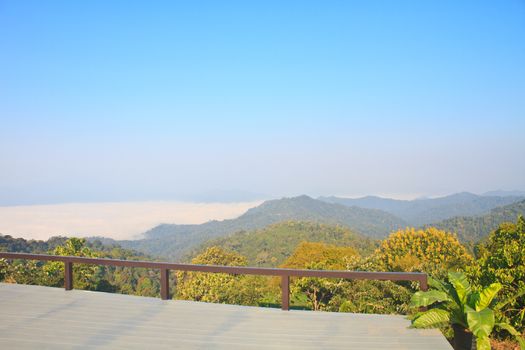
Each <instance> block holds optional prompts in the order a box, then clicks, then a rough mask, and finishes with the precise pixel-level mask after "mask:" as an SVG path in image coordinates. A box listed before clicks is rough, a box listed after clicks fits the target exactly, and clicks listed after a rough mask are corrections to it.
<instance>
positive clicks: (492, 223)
mask: <svg viewBox="0 0 525 350" xmlns="http://www.w3.org/2000/svg"><path fill="white" fill-rule="evenodd" d="M518 215H523V216H525V200H523V201H520V202H516V203H512V204H509V205H506V206H504V207H499V208H495V209H492V210H491V211H490V212H489V213H487V214H484V215H479V216H457V217H454V218H450V219H446V220H443V221H441V222H436V223H432V224H429V225H426V226H433V227H436V228H439V229H442V230H446V231H449V232H453V233H456V234H457V236H458V238H459V240H460V241H462V242H476V241H479V240H482V239H484V238H486V237H487V236H488V235H489V234H490V232H492V231H493V230H495V229H497V228H498V226H499V225H500V224H501V223H504V222H516V219H517V217H518Z"/></svg>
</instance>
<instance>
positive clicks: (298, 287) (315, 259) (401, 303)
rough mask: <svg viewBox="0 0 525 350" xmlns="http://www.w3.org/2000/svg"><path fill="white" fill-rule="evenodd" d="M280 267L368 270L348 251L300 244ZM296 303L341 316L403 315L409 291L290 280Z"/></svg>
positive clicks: (376, 284) (388, 285)
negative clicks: (359, 313)
mask: <svg viewBox="0 0 525 350" xmlns="http://www.w3.org/2000/svg"><path fill="white" fill-rule="evenodd" d="M282 267H288V268H306V269H316V270H357V269H359V268H365V269H369V270H372V269H373V266H372V265H371V263H370V262H369V261H367V260H366V259H361V258H360V257H359V255H358V254H357V252H356V250H355V249H353V248H352V247H339V246H334V245H329V244H324V243H313V242H303V243H301V244H300V245H299V246H298V247H297V249H296V250H295V252H294V253H293V254H292V256H290V257H289V258H288V259H287V260H286V262H285V263H284V264H283V265H282ZM292 292H293V294H294V295H295V296H296V298H295V299H296V300H299V301H300V300H301V295H302V296H304V301H305V302H306V303H307V304H308V305H309V306H310V307H311V308H312V309H313V310H326V311H341V312H373V313H381V314H384V313H386V314H388V313H395V312H396V313H403V312H406V311H407V309H408V308H407V305H408V301H409V299H410V295H411V291H410V290H409V289H407V288H406V287H404V286H401V285H398V284H396V283H393V282H389V281H350V280H344V279H329V278H296V279H293V280H292Z"/></svg>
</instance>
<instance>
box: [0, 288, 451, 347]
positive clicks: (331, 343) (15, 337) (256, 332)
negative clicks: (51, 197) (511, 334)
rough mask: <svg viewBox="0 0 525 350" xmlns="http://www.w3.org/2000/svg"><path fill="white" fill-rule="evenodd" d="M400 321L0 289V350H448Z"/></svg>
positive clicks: (435, 335) (431, 334)
mask: <svg viewBox="0 0 525 350" xmlns="http://www.w3.org/2000/svg"><path fill="white" fill-rule="evenodd" d="M408 326H409V321H407V320H406V319H405V318H404V317H403V316H390V315H388V316H385V315H366V314H349V313H329V312H312V311H281V310H279V309H267V308H258V307H248V306H237V305H222V304H206V303H197V302H189V301H175V300H169V301H163V300H160V299H156V298H146V297H136V296H127V295H119V294H109V293H101V292H88V291H80V290H73V291H65V290H63V289H59V288H49V287H40V286H26V285H16V284H5V283H0V349H39V350H40V349H95V348H97V349H368V350H372V349H389V350H400V349H425V350H450V349H452V348H451V346H450V345H449V344H448V342H447V341H446V339H445V338H444V337H443V335H441V333H440V332H439V331H438V330H416V329H409V328H408Z"/></svg>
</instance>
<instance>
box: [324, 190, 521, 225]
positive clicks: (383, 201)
mask: <svg viewBox="0 0 525 350" xmlns="http://www.w3.org/2000/svg"><path fill="white" fill-rule="evenodd" d="M319 199H320V200H323V201H325V202H328V203H338V204H342V205H346V206H358V207H362V208H369V209H379V210H383V211H385V212H388V213H390V214H393V215H395V216H397V217H399V218H401V219H403V220H405V221H406V222H408V223H409V224H410V225H412V226H421V225H427V224H431V223H433V222H438V221H441V220H446V219H450V218H453V217H456V216H473V215H482V214H485V213H487V212H489V211H490V210H492V209H494V208H497V207H501V206H505V205H509V204H512V203H516V202H518V201H521V200H523V199H525V198H524V197H519V196H486V195H483V196H479V195H476V194H472V193H468V192H463V193H456V194H452V195H450V196H446V197H440V198H426V199H415V200H397V199H389V198H381V197H375V196H368V197H363V198H355V199H353V198H340V197H320V198H319ZM514 219H515V218H514Z"/></svg>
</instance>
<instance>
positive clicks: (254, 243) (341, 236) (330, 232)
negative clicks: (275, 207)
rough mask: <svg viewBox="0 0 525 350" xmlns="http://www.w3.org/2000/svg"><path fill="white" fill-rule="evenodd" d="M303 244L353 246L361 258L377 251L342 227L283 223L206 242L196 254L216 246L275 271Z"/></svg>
mask: <svg viewBox="0 0 525 350" xmlns="http://www.w3.org/2000/svg"><path fill="white" fill-rule="evenodd" d="M304 241H308V242H322V243H329V244H336V245H339V246H352V247H353V248H355V249H356V250H357V251H359V252H360V253H363V254H366V253H371V252H372V251H373V250H374V249H375V247H376V244H375V242H373V241H372V240H370V239H368V238H365V237H363V236H361V235H358V234H356V233H354V232H352V231H350V230H349V229H347V228H345V227H342V226H335V225H325V224H319V223H313V222H296V221H286V222H281V223H278V224H274V225H270V226H268V227H266V228H264V229H261V230H254V231H240V232H237V233H235V234H233V235H231V236H226V237H223V238H219V239H216V240H213V241H210V242H207V243H205V244H204V245H203V246H202V247H201V248H199V249H198V251H202V250H204V249H205V248H207V247H210V246H219V247H222V248H223V249H225V250H229V251H234V252H237V253H239V254H241V255H243V256H246V257H247V259H248V265H250V266H271V267H275V266H278V265H280V264H282V263H283V262H284V261H285V260H286V259H287V258H288V257H289V256H290V255H291V254H292V252H293V251H294V249H295V248H296V247H297V245H298V244H299V243H301V242H304Z"/></svg>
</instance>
